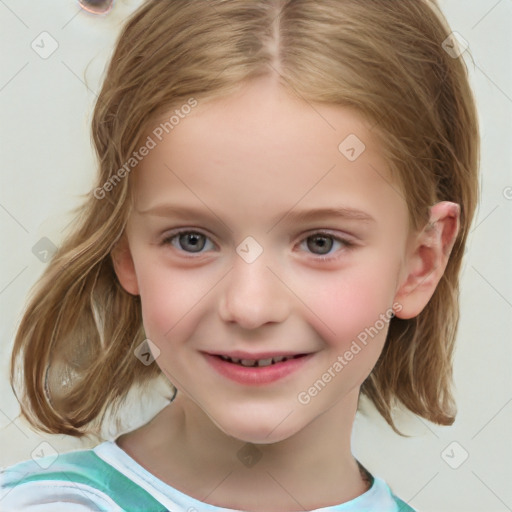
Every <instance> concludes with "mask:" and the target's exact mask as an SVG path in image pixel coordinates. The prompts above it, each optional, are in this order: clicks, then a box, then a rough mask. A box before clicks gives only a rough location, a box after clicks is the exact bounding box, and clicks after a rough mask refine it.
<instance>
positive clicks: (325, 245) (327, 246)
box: [307, 236, 333, 254]
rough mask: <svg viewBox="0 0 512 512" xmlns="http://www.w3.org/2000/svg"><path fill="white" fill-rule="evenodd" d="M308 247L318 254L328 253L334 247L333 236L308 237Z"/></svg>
mask: <svg viewBox="0 0 512 512" xmlns="http://www.w3.org/2000/svg"><path fill="white" fill-rule="evenodd" d="M307 243H308V249H309V250H310V251H311V252H314V253H316V254H327V253H328V252H329V251H330V250H331V249H332V244H333V241H332V238H330V237H327V236H312V237H309V238H308V242H307ZM318 249H319V250H318Z"/></svg>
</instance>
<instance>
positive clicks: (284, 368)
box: [205, 354, 313, 386]
mask: <svg viewBox="0 0 512 512" xmlns="http://www.w3.org/2000/svg"><path fill="white" fill-rule="evenodd" d="M312 355H313V354H307V355H304V356H301V357H296V358H294V359H288V360H287V361H281V362H280V363H275V364H271V365H270V366H260V367H258V366H242V365H239V364H235V363H230V362H229V361H224V359H222V358H220V357H219V356H213V355H211V354H205V356H206V360H207V361H208V362H209V363H210V365H211V366H213V368H214V369H215V370H217V372H219V373H220V374H221V375H223V376H224V377H227V378H228V379H231V380H233V381H235V382H238V383H239V384H246V385H249V386H263V385H265V384H270V383H272V382H275V381H277V380H279V379H283V378H284V377H286V376H288V375H290V374H291V373H293V372H295V371H297V370H298V369H299V368H301V367H302V366H303V365H304V364H305V363H306V362H307V361H309V359H311V357H312Z"/></svg>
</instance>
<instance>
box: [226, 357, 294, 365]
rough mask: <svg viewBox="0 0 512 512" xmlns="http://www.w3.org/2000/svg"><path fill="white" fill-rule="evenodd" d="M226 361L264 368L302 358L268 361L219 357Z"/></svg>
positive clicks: (276, 358)
mask: <svg viewBox="0 0 512 512" xmlns="http://www.w3.org/2000/svg"><path fill="white" fill-rule="evenodd" d="M219 357H220V358H221V359H223V360H224V361H228V362H230V363H233V364H239V365H241V366H245V367H255V366H258V367H262V366H271V365H274V364H277V363H281V362H282V361H288V360H289V359H294V358H296V357H301V354H298V355H296V356H276V357H270V358H267V359H240V358H236V357H229V356H219Z"/></svg>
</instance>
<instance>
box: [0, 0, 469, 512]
mask: <svg viewBox="0 0 512 512" xmlns="http://www.w3.org/2000/svg"><path fill="white" fill-rule="evenodd" d="M455 43H456V41H455V40H454V39H453V37H451V36H450V31H449V29H448V27H447V25H446V22H445V20H444V18H443V17H442V15H441V14H440V13H439V12H438V10H437V7H436V5H435V4H434V3H433V2H429V1H427V0H414V1H412V0H411V1H391V0H379V1H373V2H358V1H355V0H323V1H322V2H314V1H311V0H266V1H259V2H256V1H249V0H194V1H190V0H174V1H173V2H167V1H158V2H157V1H154V0H153V1H148V2H146V3H144V4H143V5H142V6H141V7H140V9H139V10H138V11H137V12H136V13H135V14H134V15H133V16H132V17H131V19H130V20H129V21H128V23H127V24H126V26H125V27H124V30H123V31H122V34H121V36H120V38H119V41H118V43H117V47H116V50H115V53H114V55H113V57H112V60H111V63H110V66H109V69H108V72H107V75H106V77H105V81H104V85H103V88H102V90H101V94H100V96H99V98H98V101H97V104H96V107H95V112H94V117H93V125H92V133H93V137H94V143H95V147H96V151H97V154H98V159H99V167H100V173H99V176H98V181H97V183H96V184H95V186H94V188H93V190H92V191H91V194H90V196H89V197H88V199H87V201H86V203H85V204H84V206H83V208H82V211H81V215H80V218H79V222H78V223H77V226H76V229H75V231H74V232H73V234H72V235H71V236H70V237H69V238H68V239H67V240H66V241H65V243H64V244H63V245H62V247H61V248H60V250H59V251H58V253H57V254H56V255H55V257H54V259H53V261H52V263H51V265H49V267H48V269H47V271H46V273H45V274H44V276H43V277H42V279H41V282H40V283H39V287H38V289H37V291H36V293H35V295H34V296H33V298H32V300H31V302H30V304H29V306H28V308H27V311H26V313H25V315H24V317H23V319H22V322H21V324H20V327H19V330H18V334H17V337H16V341H15V346H14V352H13V360H12V362H13V364H12V381H13V386H14V387H15V389H16V390H17V392H18V397H19V399H20V402H21V407H22V412H23V414H24V415H25V416H26V417H27V418H28V419H29V420H30V421H31V422H32V424H33V425H34V426H36V427H38V428H40V429H42V430H44V431H46V432H51V433H62V434H68V435H72V436H83V435H84V434H87V433H90V432H92V431H93V429H94V428H95V427H97V426H98V425H99V424H101V420H102V418H104V417H105V414H106V413H107V412H108V413H113V414H115V413H116V411H117V407H118V406H119V405H120V404H121V402H122V401H123V398H125V397H126V395H127V393H128V391H129V390H130V389H131V388H133V387H134V386H136V385H143V384H145V383H148V382H152V381H153V380H154V379H156V378H157V377H158V376H164V377H165V379H167V381H168V383H169V387H170V389H171V393H170V395H169V396H170V400H169V402H170V403H169V405H168V406H166V407H165V408H164V409H163V410H162V411H161V412H160V413H159V414H157V415H156V416H155V417H154V418H153V419H152V420H151V421H150V422H148V423H147V424H145V425H143V426H142V427H140V428H138V429H136V430H134V431H131V432H128V433H126V434H124V435H121V436H120V437H118V438H117V439H116V440H115V442H105V443H102V444H100V445H99V446H97V447H96V448H95V449H93V450H83V451H77V452H71V453H68V454H63V455H60V456H58V457H56V458H55V457H46V458H41V459H37V460H36V461H30V462H25V463H21V464H18V465H16V466H13V467H10V468H8V469H7V470H5V472H4V473H3V477H2V493H3V495H2V496H3V498H2V501H1V503H2V506H3V507H4V509H5V510H34V511H35V510H37V511H40V510H51V511H56V510H66V511H74V510H76V511H79V510H80V511H82V510H104V511H120V510H125V511H139V510H140V511H153V510H154V511H160V510H162V511H163V510H171V511H173V512H178V511H189V512H192V511H203V510H208V511H226V510H228V511H229V510H231V511H233V510H245V511H253V512H270V511H283V512H284V511H287V512H291V511H299V510H317V511H318V510H322V511H323V510H333V511H334V510H339V511H342V510H343V511H363V510H376V511H386V512H387V511H398V510H401V511H407V510H413V509H412V508H411V507H410V506H408V505H407V504H406V503H405V502H404V501H402V500H400V499H399V498H398V497H396V496H395V495H394V493H393V492H392V490H391V489H390V488H389V486H388V485H387V484H386V483H385V482H384V481H383V480H382V479H381V478H379V477H378V476H376V475H372V474H371V473H370V472H369V471H368V470H367V469H365V468H364V467H363V466H362V465H361V464H360V463H359V462H358V461H357V460H355V458H354V457H353V456H352V454H351V448H350V436H351V429H352V424H353V421H354V417H355V413H356V410H357V405H358V400H359V396H360V394H361V393H363V394H364V395H366V396H367V397H369V398H370V399H371V400H372V401H373V403H374V404H375V406H376V408H377V409H378V410H379V412H380V413H381V414H382V415H383V417H384V418H385V419H386V420H387V422H388V423H389V424H390V425H391V426H392V427H393V428H395V430H396V427H395V425H394V421H393V417H392V413H391V411H392V408H393V407H394V405H396V404H399V403H402V404H404V405H405V406H406V407H407V408H408V409H409V410H411V411H412V412H414V413H415V414H417V415H419V416H421V417H423V418H426V419H428V420H430V421H433V422H436V423H438V424H441V425H449V424H451V423H452V422H453V420H454V415H455V409H454V404H453V398H452V394H451V355H452V351H453V344H454V339H455V335H456V328H457V320H458V301H457V300H458V297H457V296H458V275H459V270H460V266H461V260H462V256H463V252H464V246H465V242H466V237H467V234H468V230H469V226H470V224H471V220H472V218H473V213H474V210H475V205H476V199H477V162H478V130H477V122H476V114H475V106H474V102H473V97H472V94H471V91H470V89H469V85H468V79H467V75H466V69H465V67H464V64H463V62H462V60H461V59H460V58H458V54H457V47H456V44H455ZM448 50H449V51H448ZM171 395H172V396H171Z"/></svg>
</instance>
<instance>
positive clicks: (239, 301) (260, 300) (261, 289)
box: [218, 256, 292, 329]
mask: <svg viewBox="0 0 512 512" xmlns="http://www.w3.org/2000/svg"><path fill="white" fill-rule="evenodd" d="M276 274H277V273H276V272H275V270H274V269H271V268H270V267H269V266H268V263H267V261H266V259H265V258H264V257H263V256H260V257H259V258H258V259H257V260H256V261H254V262H252V263H247V262H246V261H244V260H243V259H242V258H240V257H238V256H236V258H235V261H234V265H233V268H232V270H231V272H229V274H228V275H227V276H226V280H225V286H224V288H223V290H222V297H221V300H220V301H219V308H218V310H219V316H220V317H221V319H222V320H223V321H224V322H228V323H235V324H237V325H238V326H239V327H242V328H244V329H256V328H258V327H260V326H263V325H265V324H272V323H280V322H283V321H284V320H285V319H286V318H287V317H288V316H289V314H290V310H291V307H292V298H291V297H290V293H289V291H288V290H287V288H286V286H285V285H284V284H283V282H282V281H281V280H280V279H279V278H278V277H277V275H276Z"/></svg>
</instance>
